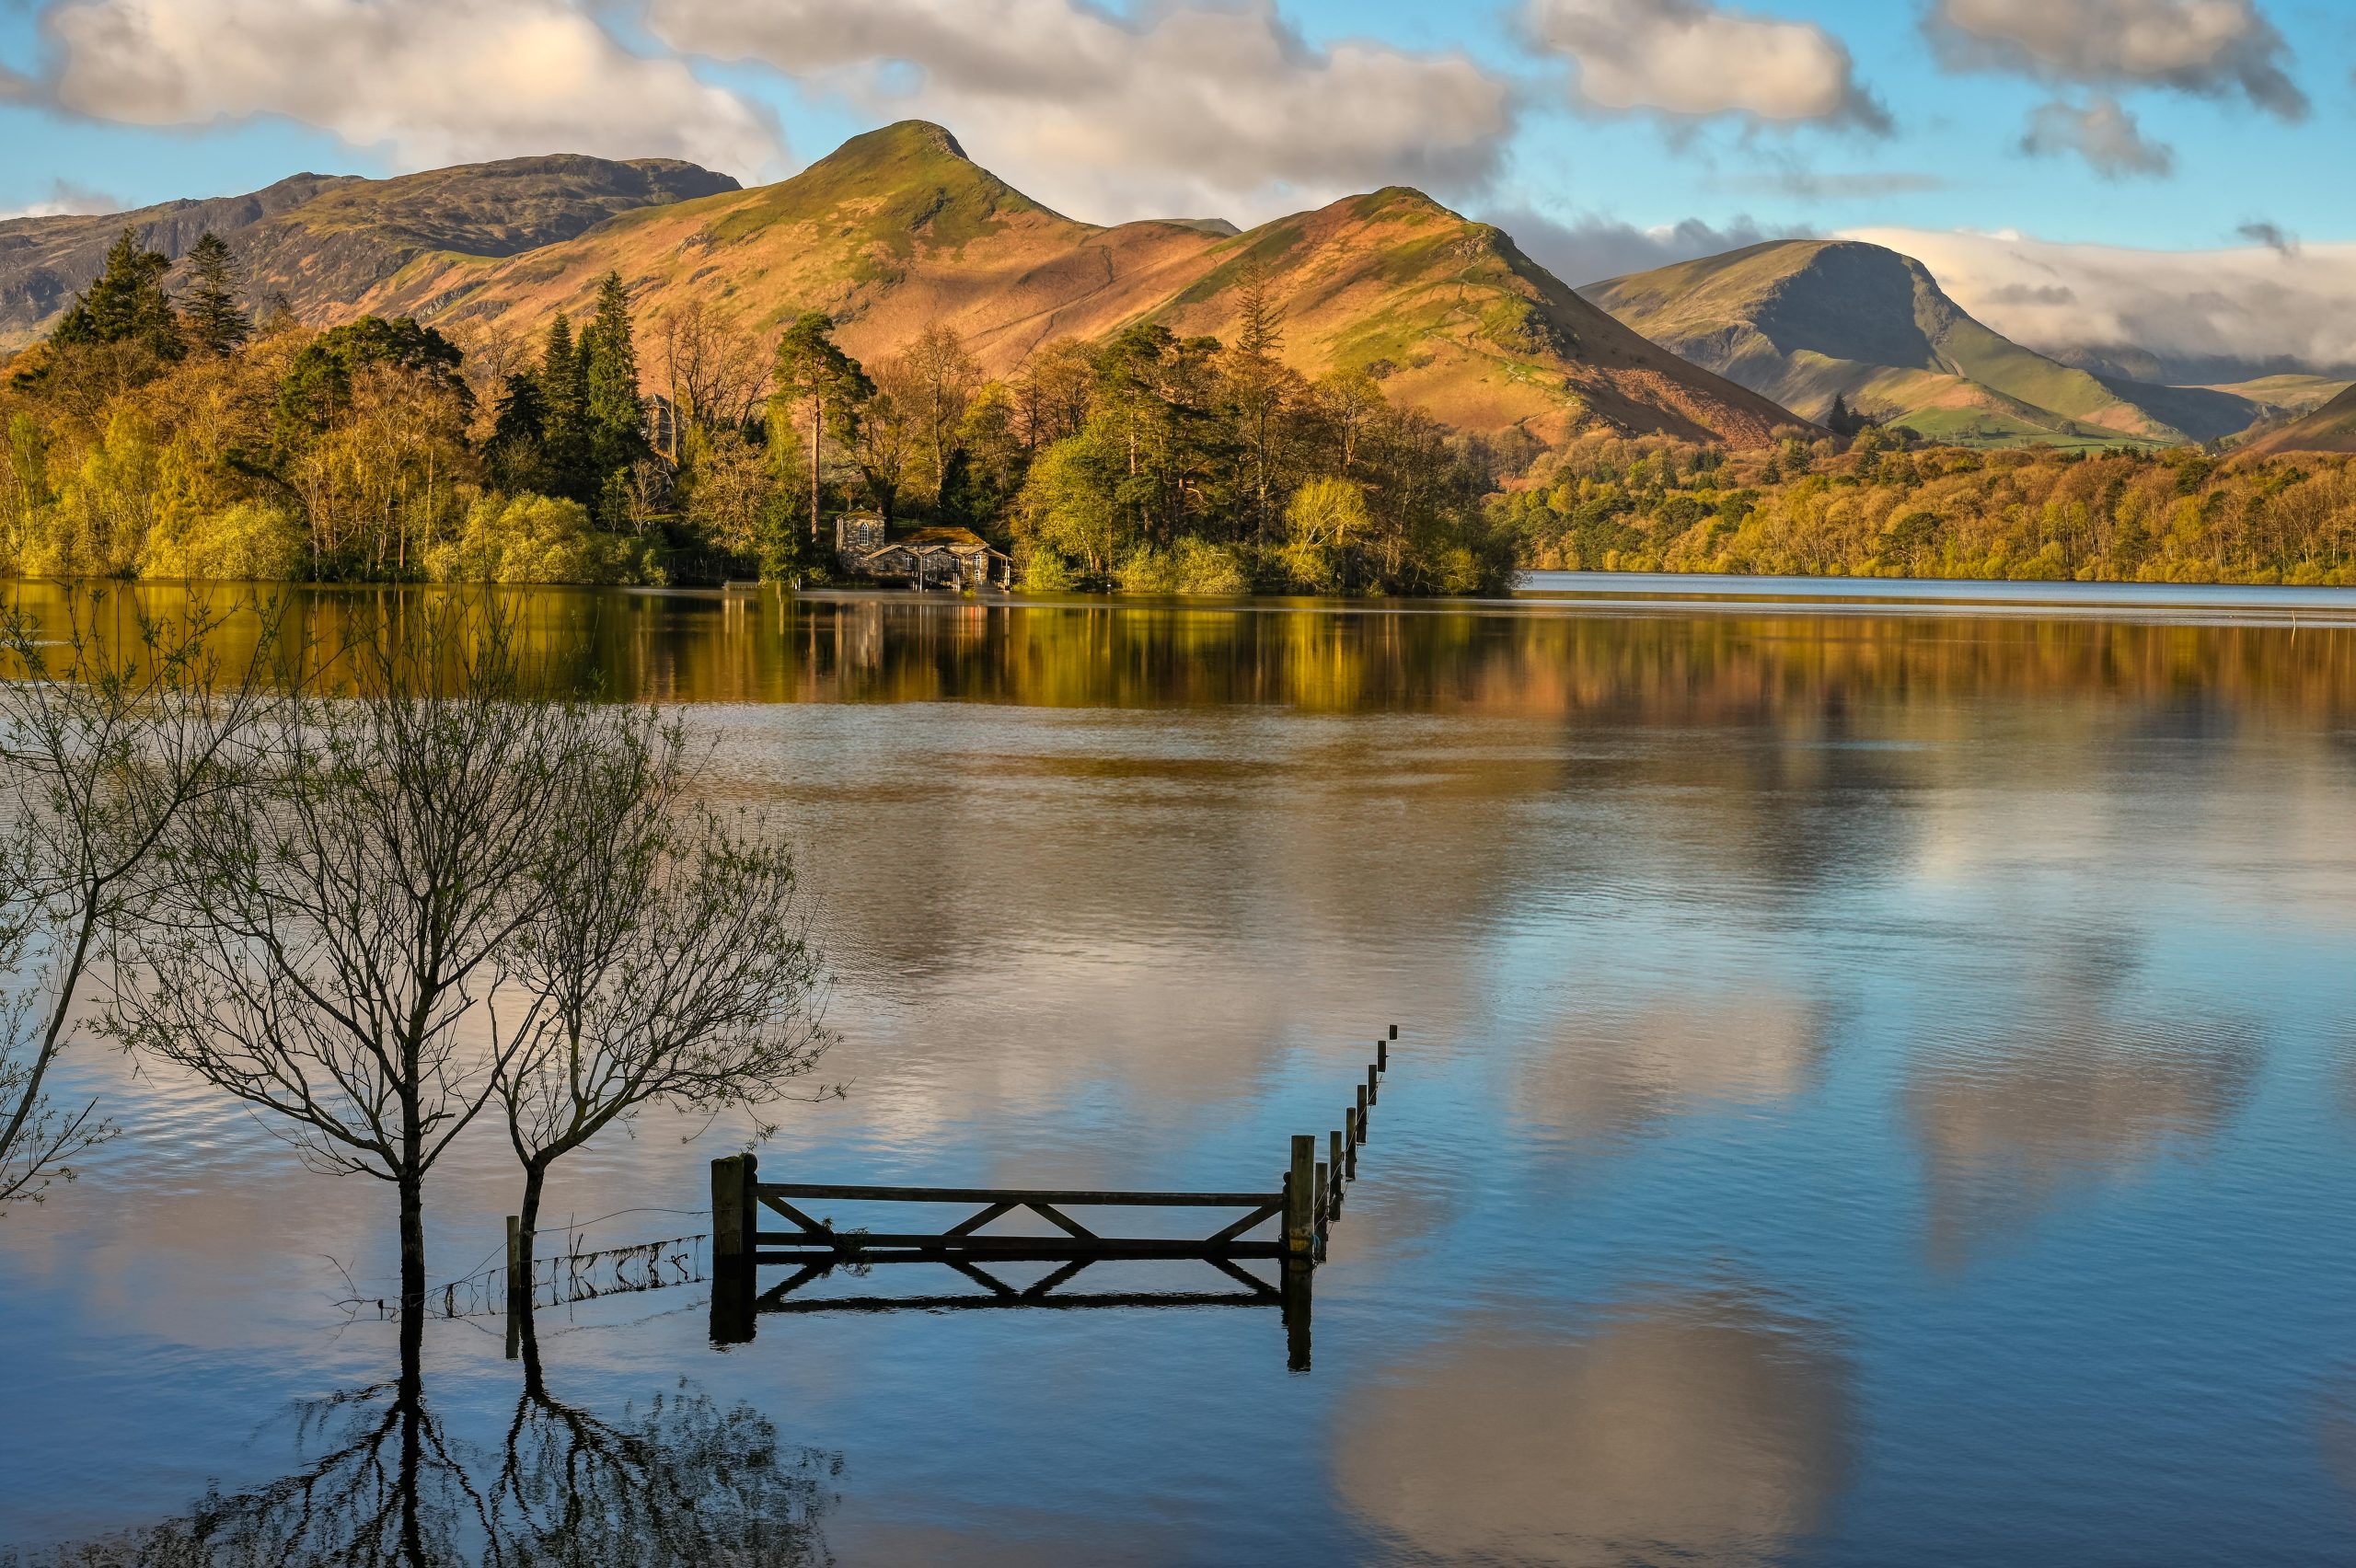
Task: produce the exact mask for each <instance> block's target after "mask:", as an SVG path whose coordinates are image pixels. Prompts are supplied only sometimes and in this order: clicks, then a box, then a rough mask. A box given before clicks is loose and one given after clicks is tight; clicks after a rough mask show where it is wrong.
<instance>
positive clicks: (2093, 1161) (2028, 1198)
mask: <svg viewBox="0 0 2356 1568" xmlns="http://www.w3.org/2000/svg"><path fill="white" fill-rule="evenodd" d="M2073 952H2074V953H2076V954H2078V955H2079V960H2080V961H2078V962H2073V961H2072V959H2071V956H2070V955H2072V954H2073ZM2032 962H2034V961H2032ZM2135 974H2136V966H2135V965H2134V963H2132V962H2131V957H2130V955H2128V954H2126V953H2124V952H2122V951H2117V944H2115V943H2110V942H2096V943H2093V944H2085V943H2080V944H2075V945H2073V944H2069V943H2056V944H2053V946H2052V947H2051V948H2050V951H2049V954H2048V957H2047V959H2046V961H2045V972H2044V973H2043V974H2042V975H2041V976H2038V977H2037V978H2034V979H2032V980H2031V981H2030V983H2029V984H2028V985H2027V986H2025V987H2024V988H2023V990H2022V992H2021V993H2020V994H2018V995H2015V996H2013V997H2009V998H2007V1000H2006V1003H2005V1005H2004V1009H2003V1010H2002V1011H2001V1012H1995V1013H1992V1014H1991V1013H1975V1012H1974V1011H1973V1010H1971V1009H1962V1008H1958V1009H1956V1010H1955V1011H1954V1012H1952V1013H1950V1014H1948V1015H1947V1016H1946V1018H1945V1019H1943V1020H1941V1021H1940V1022H1939V1023H1937V1024H1936V1025H1934V1027H1933V1028H1931V1029H1930V1030H1929V1031H1928V1032H1926V1033H1925V1035H1924V1037H1923V1041H1922V1043H1921V1049H1920V1051H1919V1054H1918V1055H1917V1057H1916V1063H1915V1066H1914V1067H1913V1069H1912V1071H1911V1075H1910V1078H1909V1079H1908V1082H1907V1085H1906V1089H1905V1102H1906V1109H1907V1113H1908V1116H1909V1118H1910V1119H1911V1122H1912V1123H1913V1124H1914V1128H1915V1132H1916V1136H1917V1140H1918V1143H1919V1145H1920V1147H1921V1149H1922V1156H1923V1168H1924V1170H1923V1173H1924V1178H1925V1180H1926V1182H1927V1184H1928V1200H1929V1211H1928V1220H1927V1224H1928V1236H1927V1240H1928V1245H1929V1249H1930V1252H1931V1256H1932V1259H1933V1261H1934V1262H1935V1263H1938V1264H1940V1265H1942V1266H1947V1267H1953V1266H1957V1265H1959V1264H1962V1263H1964V1262H1968V1261H1969V1259H1970V1258H1971V1257H1972V1256H1973V1255H1974V1254H1975V1253H1977V1252H1978V1251H1981V1250H1982V1249H1984V1248H1986V1247H1988V1246H1990V1245H1992V1244H1994V1243H1996V1242H1998V1241H2001V1240H2005V1239H2012V1238H2015V1237H2016V1236H2017V1235H2018V1234H2019V1233H2020V1232H2021V1231H2022V1230H2023V1229H2024V1228H2026V1227H2027V1226H2028V1225H2029V1224H2031V1223H2032V1222H2034V1221H2035V1220H2036V1219H2037V1218H2038V1216H2040V1215H2041V1214H2043V1213H2044V1212H2045V1211H2046V1210H2048V1209H2049V1208H2050V1207H2052V1206H2053V1205H2056V1204H2057V1203H2058V1202H2059V1201H2060V1200H2061V1198H2062V1197H2063V1196H2064V1195H2065V1194H2067V1193H2071V1192H2072V1191H2073V1190H2075V1189H2077V1188H2080V1187H2083V1186H2090V1185H2093V1184H2096V1183H2099V1182H2121V1181H2125V1180H2128V1179H2130V1178H2131V1177H2132V1176H2133V1174H2134V1173H2135V1172H2136V1171H2137V1170H2139V1169H2140V1168H2141V1167H2142V1166H2143V1165H2145V1164H2146V1163H2148V1162H2149V1161H2150V1160H2152V1159H2154V1158H2157V1157H2158V1156H2160V1155H2162V1154H2163V1153H2165V1152H2168V1151H2171V1150H2185V1149H2189V1148H2193V1147H2198V1146H2200V1144H2203V1143H2206V1142H2208V1141H2210V1140H2212V1139H2213V1138H2215V1137H2216V1136H2217V1135H2218V1133H2219V1132H2220V1130H2221V1129H2222V1128H2223V1126H2224V1124H2226V1122H2227V1121H2228V1120H2229V1119H2230V1118H2231V1117H2232V1116H2233V1115H2234V1113H2235V1111H2236V1110H2238V1109H2239V1107H2240V1106H2241V1105H2242V1103H2243V1102H2244V1101H2246V1098H2247V1097H2248V1095H2249V1092H2250V1090H2251V1088H2252V1086H2253V1084H2254V1083H2255V1081H2256V1079H2257V1076H2258V1070H2259V1066H2260V1065H2261V1063H2262V1062H2263V1060H2264V1057H2265V1048H2264V1044H2263V1042H2262V1041H2261V1039H2260V1038H2259V1037H2258V1033H2257V1032H2256V1030H2255V1029H2254V1028H2253V1027H2252V1026H2251V1025H2250V1024H2248V1023H2247V1022H2246V1021H2243V1020H2237V1019H2235V1018H2232V1017H2227V1016H2221V1015H2219V1014H2217V1013H2215V1012H2214V1011H2212V1010H2210V1009H2204V1008H2201V1007H2200V1006H2198V1005H2188V1004H2185V1003H2182V1002H2177V1001H2172V1000H2171V999H2169V998H2165V997H2154V996H2153V995H2152V994H2151V992H2150V989H2149V988H2148V987H2146V986H2137V985H2136V984H2134V978H2135Z"/></svg>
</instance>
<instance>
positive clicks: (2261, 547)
mask: <svg viewBox="0 0 2356 1568" xmlns="http://www.w3.org/2000/svg"><path fill="white" fill-rule="evenodd" d="M1495 507H1496V514H1497V516H1498V519H1499V522H1500V524H1501V525H1503V526H1504V527H1505V528H1507V530H1508V531H1509V532H1510V533H1512V535H1513V536H1515V538H1516V540H1517V548H1518V549H1519V552H1520V554H1521V556H1522V559H1525V560H1526V561H1527V562H1528V563H1529V564H1530V565H1531V566H1534V567H1539V568H1560V569H1567V570H1576V571H1717V572H1734V573H1743V574H1792V575H1797V576H1811V577H1817V576H1853V577H1934V578H1974V579H1993V580H2005V579H2011V580H2018V581H2048V582H2070V581H2077V582H2248V583H2285V582H2287V583H2348V582H2356V459H2350V458H2347V457H2331V456H2320V455H2314V456H2293V457H2271V458H2258V457H2238V458H2236V457H2231V456H2227V457H2224V458H2222V459H2221V458H2218V457H2215V456H2212V455H2207V454H2204V453H2202V452H2200V451H2198V450H2194V449H2190V448H2180V449H2177V450H2173V451H2158V452H2154V451H2152V450H2149V449H2146V448H2119V449H2116V450H2112V451H2108V452H2101V453H2092V454H2085V453H2078V452H2055V451H2052V450H2050V449H2039V448H2028V449H2025V450H2020V451H1994V452H1990V451H1981V450H1966V449H1963V448H1958V447H1921V446H1918V445H1916V444H1914V443H1913V442H1912V441H1911V439H1910V438H1908V437H1907V436H1905V435H1904V434H1903V433H1902V432H1888V431H1882V430H1877V429H1873V428H1865V429H1863V430H1860V431H1859V432H1857V433H1856V435H1855V436H1854V439H1852V440H1845V441H1835V440H1820V441H1816V442H1813V443H1810V442H1803V441H1799V440H1786V441H1785V442H1784V443H1783V444H1782V445H1781V446H1780V447H1778V448H1777V449H1775V450H1773V451H1762V452H1751V453H1734V454H1727V453H1722V452H1719V451H1715V450H1713V449H1709V448H1704V447H1697V446H1692V445H1687V444H1680V443H1676V442H1670V441H1663V440H1657V439H1655V440H1626V439H1621V438H1617V437H1611V436H1602V435H1587V436H1582V437H1579V438H1577V439H1576V440H1574V441H1573V442H1571V443H1570V444H1567V445H1566V446H1565V447H1563V448H1561V449H1559V450H1557V451H1555V452H1552V453H1548V454H1546V455H1543V456H1542V457H1541V458H1540V459H1539V460H1538V462H1537V463H1536V464H1535V465H1533V466H1532V468H1531V471H1530V475H1529V477H1528V478H1527V479H1526V480H1524V481H1522V482H1520V483H1518V484H1517V485H1516V486H1515V487H1514V488H1513V489H1512V490H1511V491H1510V492H1508V493H1507V494H1505V495H1502V496H1500V497H1499V498H1498V499H1497V500H1496V502H1495Z"/></svg>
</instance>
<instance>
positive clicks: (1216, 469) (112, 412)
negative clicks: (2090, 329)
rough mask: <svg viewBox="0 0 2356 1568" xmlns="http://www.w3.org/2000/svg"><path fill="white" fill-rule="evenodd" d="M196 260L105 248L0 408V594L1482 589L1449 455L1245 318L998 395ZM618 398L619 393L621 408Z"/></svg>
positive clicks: (653, 325)
mask: <svg viewBox="0 0 2356 1568" xmlns="http://www.w3.org/2000/svg"><path fill="white" fill-rule="evenodd" d="M242 297H243V282H242V280H241V279H240V278H239V277H238V275H237V267H236V263H235V261H234V259H233V258H232V257H231V255H230V253H229V251H228V249H227V248H226V247H225V246H224V245H223V244H222V243H221V242H220V241H219V240H217V239H215V238H214V237H213V236H209V235H208V236H205V237H204V238H203V239H202V241H200V243H199V244H198V245H197V247H196V248H195V249H194V250H193V251H192V253H191V255H190V257H189V258H187V259H186V260H185V261H184V262H183V263H180V264H179V265H178V266H177V267H176V266H175V265H174V264H173V263H172V262H170V261H169V260H168V259H167V258H165V257H164V256H162V255H161V254H159V253H156V252H154V251H148V250H143V249H142V248H140V247H139V245H138V244H137V243H136V241H135V239H134V237H133V236H132V235H131V234H129V233H128V232H126V233H125V235H124V236H122V238H121V240H119V241H118V242H117V244H116V245H115V247H114V248H113V250H112V252H111V253H110V256H109V259H108V261H107V265H106V269H105V271H104V273H103V275H101V276H100V277H99V278H98V280H97V281H96V282H94V283H93V284H92V285H91V287H90V288H89V289H88V290H87V292H86V293H85V294H83V295H81V296H80V297H79V298H77V299H76V301H75V304H74V306H73V307H72V308H71V309H70V310H69V311H68V312H67V313H66V314H65V315H64V317H62V318H61V320H60V322H59V324H58V326H57V328H56V329H55V330H54V331H53V332H52V334H51V336H50V338H49V339H48V340H46V341H44V342H41V343H39V344H36V345H34V346H32V347H31V348H29V349H27V350H25V351H24V352H20V353H19V354H17V356H16V358H15V359H14V361H13V362H12V363H9V364H8V365H7V366H6V374H5V380H4V382H0V425H5V428H6V463H5V465H0V571H6V572H12V573H17V574H41V575H55V576H90V577H147V578H172V579H250V580H271V581H283V580H304V581H322V582H402V581H428V582H502V583H526V582H673V581H718V580H722V579H727V578H735V577H747V576H752V575H755V574H758V575H760V576H762V577H764V578H768V579H775V580H786V581H792V582H814V581H817V582H823V581H825V580H826V579H827V578H828V577H829V576H830V575H831V574H832V573H833V572H834V571H836V567H835V562H834V559H833V552H832V536H833V526H832V521H831V520H832V517H833V516H834V515H835V514H836V513H839V512H841V511H844V510H849V509H853V508H868V509H872V510H875V511H879V512H881V513H883V515H884V516H885V517H886V518H887V519H890V520H891V521H893V522H894V523H895V524H898V525H964V526H967V527H971V528H973V529H975V530H976V532H978V533H980V534H982V535H983V536H986V537H987V538H989V539H990V540H992V541H993V542H994V543H997V544H999V545H1000V546H1001V547H1002V548H1006V549H1008V550H1009V551H1010V552H1011V554H1012V555H1013V556H1014V558H1015V559H1016V560H1017V562H1018V563H1019V565H1020V569H1021V571H1022V579H1023V582H1024V583H1025V584H1026V585H1027V586H1029V587H1031V588H1034V589H1041V590H1058V589H1095V588H1109V589H1115V590H1120V591H1126V592H1137V593H1157V592H1178V593H1221V594H1238V593H1249V592H1255V591H1258V592H1290V593H1312V594H1451V593H1468V592H1475V591H1483V590H1494V589H1496V588H1498V587H1501V586H1503V585H1504V584H1505V582H1507V580H1508V579H1509V577H1510V576H1511V573H1512V572H1513V571H1514V569H1515V565H1516V562H1515V559H1514V542H1513V540H1512V539H1511V538H1510V537H1508V536H1507V534H1506V533H1505V532H1504V531H1503V530H1502V528H1501V526H1500V523H1499V519H1498V516H1497V514H1496V511H1495V509H1494V508H1493V507H1492V506H1491V505H1490V504H1489V498H1490V497H1491V496H1492V495H1493V494H1494V493H1495V491H1496V487H1497V485H1498V484H1499V482H1500V464H1499V462H1498V460H1497V457H1496V454H1495V453H1494V452H1492V451H1491V449H1490V448H1489V447H1488V445H1487V444H1484V443H1483V442H1480V441H1478V440H1473V439H1468V438H1465V437H1462V436H1460V435H1457V434H1455V433H1452V432H1449V431H1448V430H1447V429H1445V428H1444V427H1442V426H1441V425H1439V424H1438V423H1437V422H1436V421H1433V420H1431V419H1430V418H1429V417H1428V416H1426V415H1425V414H1423V413H1421V412H1419V411H1416V410H1413V409H1399V408H1394V407H1392V405H1391V404H1390V403H1389V402H1388V400H1387V399H1386V398H1384V396H1383V393H1382V389H1381V387H1380V384H1379V383H1378V382H1376V381H1375V380H1374V379H1373V378H1371V377H1370V376H1367V375H1329V376H1326V377H1323V378H1322V379H1319V380H1314V381H1311V380H1309V379H1307V378H1305V377H1303V376H1301V375H1299V374H1298V373H1296V372H1295V371H1293V370H1291V369H1290V368H1288V367H1287V366H1286V365H1285V364H1284V363H1282V360H1281V358H1280V352H1281V349H1282V344H1283V325H1282V321H1281V318H1280V317H1279V315H1278V313H1277V312H1276V310H1275V309H1274V308H1273V307H1272V306H1270V305H1269V304H1268V303H1267V301H1266V299H1265V294H1263V293H1261V292H1260V291H1259V290H1257V289H1254V290H1253V293H1252V298H1251V301H1250V303H1249V306H1248V308H1247V310H1246V312H1245V318H1244V321H1243V325H1242V329H1241V330H1240V331H1239V332H1238V333H1236V335H1235V338H1236V340H1235V341H1234V342H1232V343H1222V342H1220V341H1218V340H1214V339H1209V338H1179V337H1176V336H1174V335H1172V333H1171V332H1169V331H1167V330H1166V329H1161V328H1159V327H1155V326H1151V325H1139V326H1135V327H1132V328H1129V329H1126V330H1125V331H1123V332H1121V333H1119V334H1118V335H1116V336H1114V338H1112V339H1111V340H1107V341H1098V342H1089V341H1081V340H1075V339H1065V340H1059V341H1056V342H1051V343H1049V344H1047V345H1045V347H1044V348H1043V349H1042V350H1040V351H1039V352H1035V353H1034V354H1033V355H1032V356H1031V357H1030V359H1029V361H1028V362H1027V363H1025V365H1024V367H1023V369H1022V373H1021V374H1020V375H1017V376H1015V377H1013V378H1011V379H1009V380H992V379H989V378H987V377H985V376H984V375H982V373H981V371H980V368H979V367H978V365H977V364H976V362H975V359H974V357H973V355H972V354H971V353H970V352H968V350H967V348H966V346H965V345H964V343H963V342H961V341H960V340H958V339H957V337H956V336H955V335H954V334H953V333H952V332H949V331H947V330H946V329H939V328H935V329H930V330H928V331H926V332H925V333H924V334H922V335H921V336H920V337H919V338H918V340H916V341H915V342H914V343H913V344H911V345H910V346H909V347H908V349H907V351H906V352H900V353H896V354H894V355H892V356H890V357H888V358H885V359H883V360H881V361H879V362H877V363H872V364H862V363H860V362H859V361H857V360H856V359H854V358H852V357H851V356H850V355H849V354H848V353H846V352H844V351H843V350H842V348H841V347H840V346H839V345H838V344H837V342H836V340H835V323H833V322H832V321H831V320H829V319H828V317H826V316H825V315H823V314H821V313H816V312H809V313H804V314H803V315H802V316H801V317H799V318H798V319H796V320H794V321H792V322H791V323H790V324H789V325H788V326H787V327H786V328H785V329H784V330H782V331H781V332H780V334H779V335H778V336H777V338H776V340H775V341H774V342H766V341H762V340H757V339H756V338H755V337H754V336H752V335H750V334H748V333H745V332H744V331H741V330H739V329H736V328H735V327H734V326H733V324H730V323H727V322H724V321H722V320H721V319H719V318H718V317H716V316H714V315H713V314H710V313H708V312H707V311H706V310H705V309H704V308H703V307H702V306H700V305H691V306H687V307H686V308H684V309H681V310H676V311H673V312H670V313H667V314H664V315H663V316H661V317H656V318H654V319H653V320H651V321H650V322H648V323H645V324H641V322H640V321H639V320H638V318H637V314H636V311H635V309H634V306H633V302H632V301H631V300H630V298H629V294H628V292H627V290H626V289H625V288H624V286H623V283H622V281H621V279H620V277H619V276H618V274H617V275H610V276H608V277H607V278H606V280H605V282H604V284H603V287H602V288H601V290H600V292H599V295H598V298H597V302H596V306H595V310H594V312H593V313H592V314H591V315H590V317H588V318H587V319H585V320H583V321H581V322H579V323H578V324H576V323H574V322H572V321H571V320H568V319H567V318H565V317H561V316H560V317H558V318H557V319H556V320H555V321H554V323H553V324H552V325H551V326H550V327H549V329H548V330H547V331H546V333H545V334H543V335H541V336H540V337H538V338H537V340H531V341H525V340H518V339H517V338H516V337H515V336H514V335H513V334H512V333H508V332H504V331H502V329H501V328H500V327H499V326H498V324H497V323H496V322H492V323H490V324H482V323H471V322H470V323H462V324H457V325H454V326H453V327H452V328H451V329H449V331H448V332H446V333H445V332H444V331H442V330H439V329H435V328H433V327H429V326H424V325H422V324H420V323H419V322H417V321H416V320H414V319H411V318H409V317H397V318H392V319H385V318H380V317H362V318H361V319H359V320H357V321H354V322H352V323H349V324H347V325H343V326H339V327H334V328H331V329H327V330H324V331H315V330H312V329H308V328H306V327H304V326H303V325H301V324H299V323H298V322H296V321H295V319H294V318H293V317H292V316H291V314H290V313H289V312H287V311H286V310H285V309H284V308H283V305H282V306H279V307H277V308H274V309H271V310H270V311H267V312H265V313H263V314H262V315H261V317H260V318H259V319H256V318H254V317H252V316H251V315H249V314H248V312H247V311H246V310H245V309H244V307H243V306H242V305H241V303H240V301H241V299H242ZM650 391H651V393H652V395H649V393H650Z"/></svg>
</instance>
